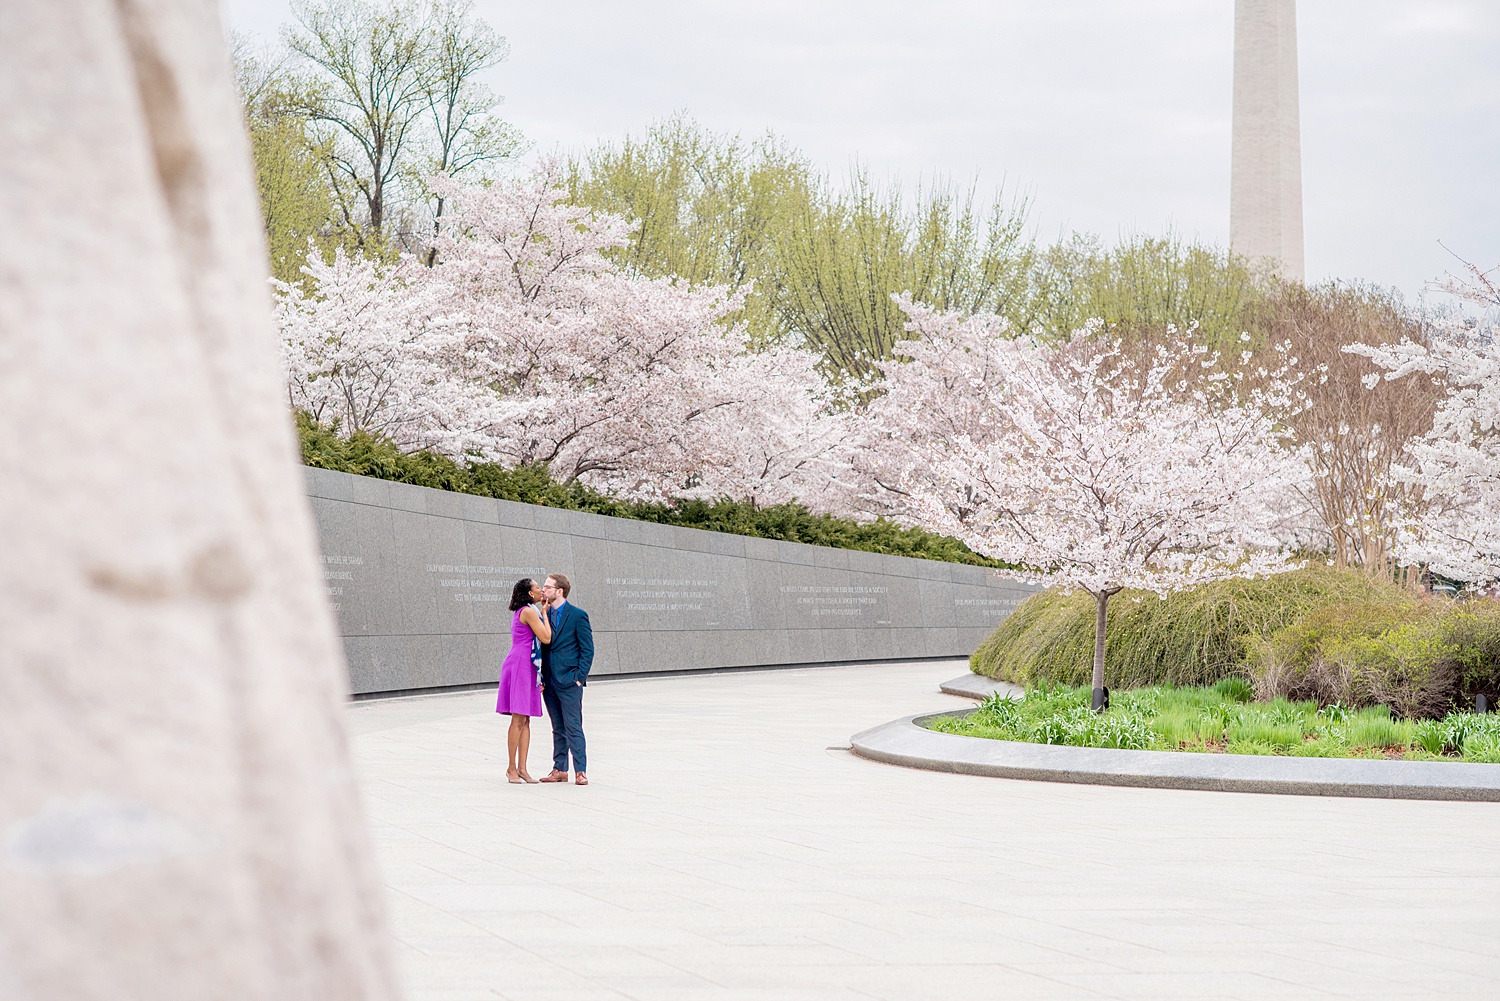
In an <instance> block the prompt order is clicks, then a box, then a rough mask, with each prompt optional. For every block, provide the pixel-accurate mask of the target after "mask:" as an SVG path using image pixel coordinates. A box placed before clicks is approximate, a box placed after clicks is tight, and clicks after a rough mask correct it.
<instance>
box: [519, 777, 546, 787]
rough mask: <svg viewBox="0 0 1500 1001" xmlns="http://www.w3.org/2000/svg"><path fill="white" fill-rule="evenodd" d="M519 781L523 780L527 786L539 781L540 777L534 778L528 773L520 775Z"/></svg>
mask: <svg viewBox="0 0 1500 1001" xmlns="http://www.w3.org/2000/svg"><path fill="white" fill-rule="evenodd" d="M521 781H522V782H525V783H526V784H527V785H529V786H534V785H536V784H537V783H539V782H541V781H542V780H541V779H534V778H532V777H531V776H530V775H522V776H521Z"/></svg>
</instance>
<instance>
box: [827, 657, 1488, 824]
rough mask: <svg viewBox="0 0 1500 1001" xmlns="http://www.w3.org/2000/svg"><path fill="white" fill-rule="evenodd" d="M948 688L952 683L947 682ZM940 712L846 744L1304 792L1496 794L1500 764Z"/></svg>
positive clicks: (1142, 782)
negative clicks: (1000, 728)
mask: <svg viewBox="0 0 1500 1001" xmlns="http://www.w3.org/2000/svg"><path fill="white" fill-rule="evenodd" d="M942 690H943V691H945V692H946V691H948V690H949V689H948V686H947V685H944V686H943V688H942ZM972 711H973V710H963V711H961V712H972ZM936 715H938V714H933V713H929V714H926V715H919V716H907V717H904V718H902V719H898V720H893V721H892V722H890V723H884V724H882V725H880V726H877V727H871V728H870V729H868V730H864V731H862V732H860V733H857V734H855V735H854V736H853V737H851V738H850V740H849V743H850V746H851V748H852V749H853V751H854V753H855V754H858V755H860V756H861V757H866V758H871V759H873V760H875V761H883V762H886V763H887V764H893V765H905V766H906V767H908V768H926V769H930V770H932V771H939V772H959V773H962V774H965V775H988V776H993V777H998V778H1006V779H1030V780H1033V781H1042V782H1078V783H1085V784H1090V785H1114V786H1143V787H1147V788H1153V789H1200V790H1205V789H1206V790H1213V791H1216V792H1258V793H1281V794H1286V795H1298V796H1366V797H1377V798H1386V799H1458V800H1470V801H1483V802H1496V801H1500V764H1482V763H1479V762H1467V761H1373V760H1368V759H1349V758H1294V757H1280V756H1271V755H1260V754H1188V753H1182V752H1177V751H1126V750H1119V749H1115V748H1108V747H1064V746H1062V745H1057V744H1030V743H1024V742H1021V741H1014V740H991V739H989V738H986V737H966V736H963V735H961V734H956V733H941V732H939V731H936V730H929V729H927V727H926V726H925V725H924V724H925V723H926V721H927V720H930V719H933V718H934V717H935V716H936ZM944 715H955V714H954V713H947V714H944Z"/></svg>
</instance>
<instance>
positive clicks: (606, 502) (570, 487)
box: [297, 414, 1000, 567]
mask: <svg viewBox="0 0 1500 1001" xmlns="http://www.w3.org/2000/svg"><path fill="white" fill-rule="evenodd" d="M297 431H298V434H299V436H300V437H301V439H302V461H303V463H304V464H305V465H309V466H316V467H318V468H319V469H333V470H337V471H338V472H342V473H356V474H358V475H360V476H373V477H376V478H377V479H382V480H394V481H396V482H398V483H412V484H415V485H417V486H421V487H433V488H435V489H437V490H452V491H455V492H458V493H465V494H476V495H478V496H480V497H494V498H496V499H498V500H508V501H519V502H521V503H523V504H540V505H542V506H543V507H556V508H563V509H565V510H569V511H589V512H592V513H594V514H606V515H610V516H612V517H615V518H633V519H635V520H636V521H651V522H655V523H657V524H659V525H680V526H682V527H684V528H702V529H706V530H708V531H711V532H727V533H729V534H730V535H749V536H753V537H755V538H759V539H779V540H782V541H785V542H805V543H807V544H809V545H814V546H830V547H833V548H835V549H858V550H862V551H864V552H867V553H884V554H886V555H890V556H912V557H916V558H917V559H924V560H938V561H942V562H945V563H967V564H970V565H973V566H983V567H997V566H1000V564H998V563H996V562H995V561H994V560H991V559H987V558H986V557H983V556H980V555H979V554H977V553H975V552H973V551H972V550H970V549H969V548H968V547H967V546H965V545H964V544H963V543H962V542H959V541H958V540H957V539H951V538H949V537H947V536H945V535H937V534H934V533H932V532H926V531H923V530H922V529H920V528H902V527H901V526H900V525H897V524H895V523H894V522H891V521H886V520H884V519H881V520H877V521H873V522H868V523H861V522H856V521H853V520H850V519H847V518H834V517H831V516H829V515H816V514H813V513H812V512H810V511H808V509H807V508H805V507H803V506H802V505H801V504H778V505H776V506H774V507H765V508H757V507H755V506H754V505H751V504H748V503H746V502H744V501H731V500H717V501H700V500H680V501H675V502H673V503H671V504H651V503H644V502H635V501H623V500H619V499H617V498H614V497H610V496H608V495H607V494H602V493H600V492H599V491H597V490H591V489H590V488H588V487H586V486H584V485H583V484H581V483H578V482H576V481H575V482H572V483H559V482H557V481H556V480H554V479H553V478H552V477H551V476H550V475H549V474H548V471H547V468H546V467H545V466H520V467H518V468H515V469H507V468H505V467H504V466H499V465H495V464H493V463H463V464H460V463H458V462H455V461H453V460H452V459H449V458H447V457H445V456H442V455H437V454H435V453H432V452H414V453H406V452H402V451H400V450H399V449H397V448H396V447H395V446H394V445H392V444H391V443H390V442H388V441H385V440H384V439H381V438H377V437H375V436H373V435H368V434H363V433H355V434H353V435H351V436H350V437H348V438H343V437H341V436H339V435H338V434H337V433H336V432H335V431H333V430H332V429H330V428H328V427H325V426H323V425H320V424H318V423H316V422H315V421H313V420H311V419H310V418H308V417H307V415H306V414H298V415H297Z"/></svg>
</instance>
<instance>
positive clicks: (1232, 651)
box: [970, 566, 1420, 689]
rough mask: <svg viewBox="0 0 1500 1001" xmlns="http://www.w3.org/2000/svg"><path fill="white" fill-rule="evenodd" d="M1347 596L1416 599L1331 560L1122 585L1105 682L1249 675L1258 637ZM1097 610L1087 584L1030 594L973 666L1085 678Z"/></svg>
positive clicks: (1019, 676) (1112, 613) (1387, 603)
mask: <svg viewBox="0 0 1500 1001" xmlns="http://www.w3.org/2000/svg"><path fill="white" fill-rule="evenodd" d="M1341 603H1343V604H1348V603H1357V604H1362V605H1368V606H1372V607H1378V608H1384V607H1391V608H1405V607H1410V606H1413V605H1417V604H1420V602H1419V600H1418V599H1417V598H1416V597H1415V596H1413V595H1411V594H1409V593H1408V592H1406V591H1404V590H1402V589H1401V588H1399V587H1397V586H1396V585H1395V584H1391V583H1386V582H1382V581H1374V580H1371V579H1370V578H1368V577H1366V576H1365V575H1364V574H1363V573H1360V572H1358V571H1349V570H1335V569H1333V568H1331V567H1327V566H1309V567H1305V568H1303V569H1301V570H1296V571H1292V572H1290V573H1284V574H1279V575H1277V576H1275V577H1267V578H1262V579H1260V580H1229V581H1219V582H1217V583H1213V584H1205V585H1203V586H1202V587H1197V588H1194V589H1192V590H1191V591H1181V592H1178V593H1176V594H1169V595H1168V596H1167V597H1165V598H1158V597H1157V596H1156V595H1155V594H1152V593H1150V592H1137V591H1122V592H1120V593H1119V594H1117V595H1115V596H1114V597H1113V598H1111V599H1110V602H1109V625H1108V629H1107V630H1106V633H1105V652H1104V677H1105V684H1107V685H1108V686H1109V687H1110V688H1118V689H1125V688H1142V687H1146V686H1150V685H1163V684H1169V685H1211V684H1213V683H1214V682H1216V681H1218V680H1220V679H1221V678H1227V677H1241V678H1249V677H1250V663H1249V662H1250V657H1251V655H1252V653H1253V652H1254V643H1255V642H1256V641H1258V640H1259V639H1260V638H1263V637H1266V636H1269V635H1270V634H1271V633H1273V632H1275V631H1276V630H1278V629H1281V628H1284V627H1286V626H1288V625H1291V624H1292V623H1294V622H1296V621H1298V620H1299V619H1301V618H1302V617H1303V616H1305V615H1307V614H1309V613H1311V612H1313V611H1315V610H1316V609H1319V608H1323V607H1325V606H1328V605H1332V604H1341ZM1094 614H1095V608H1094V599H1093V597H1092V596H1091V595H1089V594H1087V593H1085V592H1082V591H1075V592H1074V593H1072V594H1062V593H1060V592H1058V591H1056V590H1047V591H1043V592H1042V593H1040V594H1036V595H1033V596H1032V597H1030V598H1028V599H1027V600H1026V601H1025V602H1023V603H1022V604H1021V605H1020V607H1018V608H1017V609H1016V610H1015V611H1014V612H1012V613H1011V615H1010V616H1009V617H1008V618H1007V619H1006V620H1005V621H1004V622H1002V623H1001V624H1000V627H999V628H998V629H996V630H995V631H994V632H993V633H992V634H990V636H989V638H988V639H986V640H985V641H984V642H983V643H981V644H980V646H979V649H977V650H975V651H974V655H973V656H972V657H971V658H970V666H971V667H972V668H973V670H974V671H975V673H977V674H982V675H985V676H986V677H990V678H998V679H1001V680H1003V681H1011V682H1014V683H1016V684H1018V685H1028V686H1029V685H1037V684H1058V683H1061V684H1066V685H1087V684H1089V679H1090V676H1091V672H1092V670H1093V663H1094Z"/></svg>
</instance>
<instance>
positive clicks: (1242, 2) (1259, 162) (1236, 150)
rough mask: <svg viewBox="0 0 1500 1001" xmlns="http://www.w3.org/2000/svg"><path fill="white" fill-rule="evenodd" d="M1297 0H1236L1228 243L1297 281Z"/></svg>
mask: <svg viewBox="0 0 1500 1001" xmlns="http://www.w3.org/2000/svg"><path fill="white" fill-rule="evenodd" d="M1301 131H1302V129H1301V125H1300V122H1299V118H1298V113H1297V3H1296V0H1235V3H1234V140H1233V144H1232V147H1231V153H1230V167H1229V245H1230V247H1231V248H1233V250H1234V251H1235V252H1236V253H1239V254H1243V255H1245V256H1246V257H1248V258H1251V259H1252V260H1257V261H1261V262H1264V263H1267V264H1271V265H1272V267H1274V269H1275V270H1276V271H1277V273H1279V274H1280V275H1281V276H1282V277H1284V278H1291V279H1296V280H1297V281H1301V280H1302V277H1303V266H1302V137H1301Z"/></svg>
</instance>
